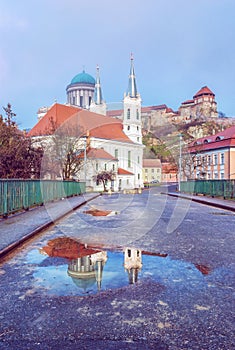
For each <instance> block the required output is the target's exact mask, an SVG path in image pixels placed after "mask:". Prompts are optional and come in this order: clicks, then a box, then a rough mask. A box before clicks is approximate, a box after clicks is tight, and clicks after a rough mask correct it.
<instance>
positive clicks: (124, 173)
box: [118, 168, 134, 175]
mask: <svg viewBox="0 0 235 350" xmlns="http://www.w3.org/2000/svg"><path fill="white" fill-rule="evenodd" d="M118 175H134V174H133V173H131V172H130V171H128V170H125V169H122V168H118Z"/></svg>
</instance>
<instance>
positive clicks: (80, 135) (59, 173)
mask: <svg viewBox="0 0 235 350" xmlns="http://www.w3.org/2000/svg"><path fill="white" fill-rule="evenodd" d="M70 122H71V121H70ZM48 134H49V135H50V136H48V137H47V139H45V140H44V149H45V154H44V159H43V169H42V176H46V175H48V174H49V175H50V177H51V178H56V177H59V178H62V179H63V180H69V179H74V178H79V172H80V170H81V169H82V167H83V165H84V158H85V156H84V155H85V152H87V149H88V147H89V137H88V135H86V134H85V135H84V132H83V131H82V128H81V127H80V126H79V124H77V122H76V123H74V122H71V124H70V123H65V124H64V125H63V126H62V127H59V128H57V127H56V124H55V123H54V121H53V120H52V119H51V120H50V125H49V131H48Z"/></svg>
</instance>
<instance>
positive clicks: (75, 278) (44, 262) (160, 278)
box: [17, 237, 210, 296]
mask: <svg viewBox="0 0 235 350" xmlns="http://www.w3.org/2000/svg"><path fill="white" fill-rule="evenodd" d="M20 260H21V261H20V262H19V263H18V262H17V264H19V265H20V266H22V261H23V266H22V268H23V270H24V271H22V273H23V275H24V276H25V277H22V278H27V276H29V275H31V276H32V277H33V278H30V279H29V280H27V282H23V281H22V283H27V284H28V287H29V288H31V289H33V290H37V291H38V292H40V293H46V294H47V295H59V296H69V295H89V294H95V293H98V292H100V291H104V290H109V289H116V288H120V287H124V286H127V285H129V284H134V283H138V281H139V280H143V281H144V280H146V279H149V278H151V279H152V280H154V281H156V282H157V283H159V284H161V285H164V286H166V287H171V288H172V287H173V288H174V287H175V286H176V285H177V286H179V285H180V286H181V287H180V288H186V289H188V288H190V289H192V290H193V289H195V288H200V286H202V284H203V283H204V279H203V278H204V276H205V275H208V274H210V269H209V267H207V266H204V265H200V264H198V265H195V266H194V265H193V264H190V263H188V262H184V261H180V260H172V259H171V258H170V257H169V256H167V254H164V253H163V254H162V253H152V252H147V251H141V250H140V249H135V248H133V247H126V248H124V249H121V248H119V249H117V250H107V249H105V248H104V247H91V246H88V245H86V244H84V243H81V242H79V241H77V240H74V239H72V238H69V237H60V238H55V239H52V240H50V241H48V242H47V243H46V245H44V246H43V247H41V248H40V249H32V250H30V251H29V252H28V253H27V254H26V255H22V256H21V259H20ZM23 275H22V276H23ZM29 284H30V285H29Z"/></svg>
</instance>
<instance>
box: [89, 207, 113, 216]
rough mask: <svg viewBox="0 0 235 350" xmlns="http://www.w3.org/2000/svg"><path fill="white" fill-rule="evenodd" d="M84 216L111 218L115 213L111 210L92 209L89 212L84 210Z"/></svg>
mask: <svg viewBox="0 0 235 350" xmlns="http://www.w3.org/2000/svg"><path fill="white" fill-rule="evenodd" d="M83 213H84V214H90V215H92V216H111V215H117V212H116V211H112V210H101V209H96V208H92V209H89V210H85V211H84V212H83Z"/></svg>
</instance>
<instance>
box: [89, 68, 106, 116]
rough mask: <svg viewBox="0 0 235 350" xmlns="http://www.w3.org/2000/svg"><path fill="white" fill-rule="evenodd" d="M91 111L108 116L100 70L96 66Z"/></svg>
mask: <svg viewBox="0 0 235 350" xmlns="http://www.w3.org/2000/svg"><path fill="white" fill-rule="evenodd" d="M90 111H91V112H95V113H98V114H103V115H106V103H105V102H104V100H103V97H102V90H101V84H100V68H99V66H98V65H97V66H96V83H95V91H94V95H93V99H92V102H91V105H90Z"/></svg>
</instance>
